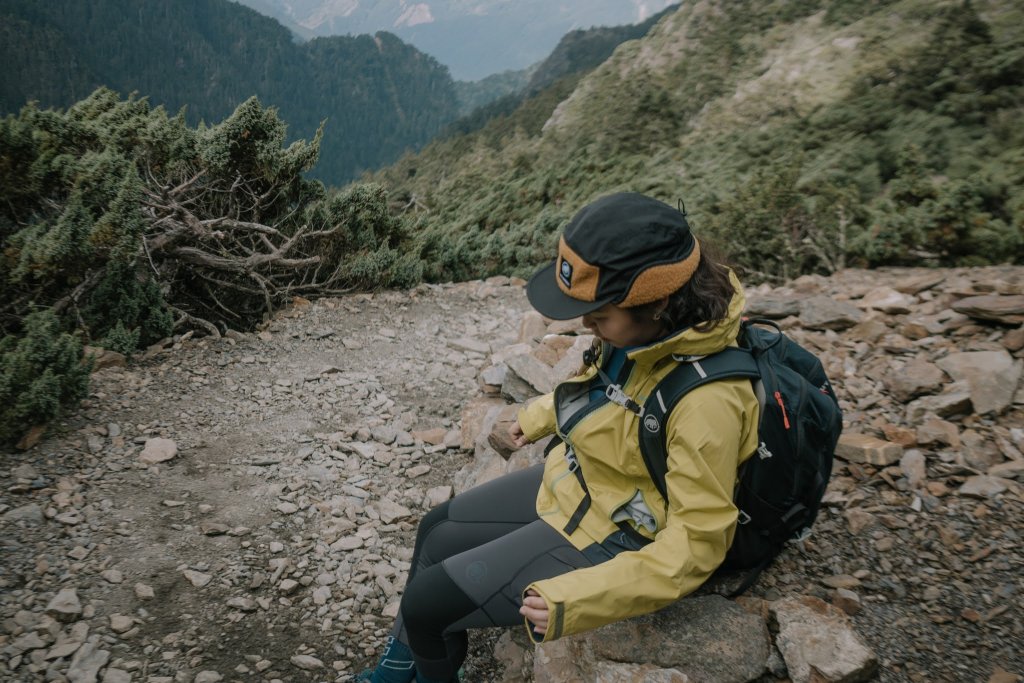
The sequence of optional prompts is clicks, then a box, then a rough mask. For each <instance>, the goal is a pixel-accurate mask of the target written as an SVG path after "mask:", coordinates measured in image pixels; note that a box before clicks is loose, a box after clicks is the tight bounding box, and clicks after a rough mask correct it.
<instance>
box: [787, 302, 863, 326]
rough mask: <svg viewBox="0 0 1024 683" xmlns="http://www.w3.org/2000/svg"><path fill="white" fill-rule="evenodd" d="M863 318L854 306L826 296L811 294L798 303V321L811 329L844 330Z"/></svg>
mask: <svg viewBox="0 0 1024 683" xmlns="http://www.w3.org/2000/svg"><path fill="white" fill-rule="evenodd" d="M863 318H864V314H863V313H862V312H861V310H860V309H859V308H857V307H856V306H854V305H852V304H850V303H848V302H846V301H836V300H835V299H833V298H832V297H828V296H812V297H809V298H807V299H804V300H803V301H802V302H801V303H800V322H801V323H802V324H803V326H804V327H806V328H808V329H811V330H845V329H846V328H848V327H853V326H854V325H856V324H857V323H859V322H860V321H861V320H862V319H863Z"/></svg>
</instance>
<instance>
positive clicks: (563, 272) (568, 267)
mask: <svg viewBox="0 0 1024 683" xmlns="http://www.w3.org/2000/svg"><path fill="white" fill-rule="evenodd" d="M558 277H559V279H560V280H561V281H562V284H564V285H565V286H566V287H570V288H571V287H572V264H571V263H569V262H568V261H566V260H565V259H562V264H561V265H560V266H559V267H558Z"/></svg>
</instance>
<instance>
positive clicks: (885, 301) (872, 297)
mask: <svg viewBox="0 0 1024 683" xmlns="http://www.w3.org/2000/svg"><path fill="white" fill-rule="evenodd" d="M915 303H916V302H915V301H914V298H913V297H910V296H907V295H906V294H902V293H901V292H897V291H896V290H895V289H892V288H891V287H878V288H877V289H872V290H871V291H870V292H868V293H867V294H865V295H864V296H863V297H861V299H860V302H859V304H860V306H861V307H862V308H873V309H875V310H878V311H884V312H885V313H889V314H893V315H898V314H901V313H910V311H911V310H912V309H913V307H914V304H915Z"/></svg>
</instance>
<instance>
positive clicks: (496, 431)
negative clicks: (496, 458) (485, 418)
mask: <svg viewBox="0 0 1024 683" xmlns="http://www.w3.org/2000/svg"><path fill="white" fill-rule="evenodd" d="M519 408H521V406H519V405H517V404H515V403H513V404H510V405H507V406H505V407H503V408H502V409H501V410H500V412H499V413H498V414H497V416H496V417H495V418H494V421H493V424H492V426H491V429H490V433H489V434H488V435H487V443H488V444H490V446H491V448H493V449H494V450H495V451H497V452H498V455H500V456H501V457H503V458H505V459H506V460H508V457H509V456H510V455H512V453H514V452H515V451H516V450H518V448H519V447H518V446H516V445H515V443H514V442H513V441H512V436H511V435H510V434H509V428H510V427H511V426H512V424H513V423H514V422H515V421H516V419H517V416H518V414H519Z"/></svg>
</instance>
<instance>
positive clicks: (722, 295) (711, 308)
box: [626, 240, 736, 332]
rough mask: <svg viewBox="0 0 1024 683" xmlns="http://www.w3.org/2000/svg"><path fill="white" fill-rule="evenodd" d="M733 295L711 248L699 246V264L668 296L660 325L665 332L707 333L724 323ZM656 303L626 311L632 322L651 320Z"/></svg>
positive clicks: (727, 277) (726, 276) (724, 267)
mask: <svg viewBox="0 0 1024 683" xmlns="http://www.w3.org/2000/svg"><path fill="white" fill-rule="evenodd" d="M735 293H736V290H735V288H734V287H733V286H732V282H731V281H730V280H729V269H728V268H727V267H726V266H724V265H722V264H721V263H720V261H719V259H718V257H717V254H716V253H715V250H714V248H713V247H710V246H709V245H708V244H707V243H706V242H704V241H703V240H702V241H701V243H700V261H699V262H698V263H697V268H696V269H695V270H694V271H693V275H692V276H690V279H689V280H687V282H686V284H684V285H683V286H682V287H680V288H679V289H677V290H676V291H675V292H673V293H672V294H669V296H668V305H667V306H666V307H665V310H663V311H662V312H661V316H660V318H659V320H660V322H661V323H662V324H663V325H664V326H665V329H666V330H667V331H669V332H676V331H678V330H682V329H685V328H687V327H692V328H694V329H696V330H697V331H698V332H707V331H709V330H711V329H713V328H714V327H715V326H716V325H717V324H718V323H719V322H721V321H722V320H724V319H725V317H726V315H728V312H729V302H730V301H732V297H733V295H734V294H735ZM658 304H659V302H657V301H654V302H652V303H649V304H641V305H640V306H632V307H630V308H627V309H626V310H627V311H629V313H630V315H632V316H633V320H635V321H637V322H643V321H645V320H650V319H652V318H654V316H655V312H656V311H657V309H658Z"/></svg>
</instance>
